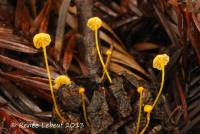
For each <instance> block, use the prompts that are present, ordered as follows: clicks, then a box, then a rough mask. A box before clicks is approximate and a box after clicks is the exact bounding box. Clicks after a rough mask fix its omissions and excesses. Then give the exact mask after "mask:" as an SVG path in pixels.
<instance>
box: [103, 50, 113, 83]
mask: <svg viewBox="0 0 200 134" xmlns="http://www.w3.org/2000/svg"><path fill="white" fill-rule="evenodd" d="M111 54H112V51H111V50H110V49H108V50H107V51H106V55H107V58H106V65H107V64H108V62H109V58H110V56H111ZM106 69H107V68H106ZM104 76H105V71H104V72H103V75H102V76H101V81H103V79H104Z"/></svg>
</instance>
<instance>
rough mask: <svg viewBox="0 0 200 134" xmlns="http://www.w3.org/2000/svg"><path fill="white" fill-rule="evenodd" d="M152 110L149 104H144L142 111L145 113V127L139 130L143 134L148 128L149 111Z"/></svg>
mask: <svg viewBox="0 0 200 134" xmlns="http://www.w3.org/2000/svg"><path fill="white" fill-rule="evenodd" d="M152 110H153V107H152V106H151V105H145V106H144V112H146V113H147V122H146V125H145V127H144V128H143V129H142V131H141V132H140V134H143V133H144V132H145V131H146V129H147V128H148V126H149V122H150V114H151V111H152Z"/></svg>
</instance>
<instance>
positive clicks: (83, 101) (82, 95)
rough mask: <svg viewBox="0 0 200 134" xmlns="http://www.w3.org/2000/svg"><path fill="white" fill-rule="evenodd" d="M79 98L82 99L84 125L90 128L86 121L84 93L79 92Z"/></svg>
mask: <svg viewBox="0 0 200 134" xmlns="http://www.w3.org/2000/svg"><path fill="white" fill-rule="evenodd" d="M81 99H82V103H83V116H84V119H85V123H86V125H87V126H88V127H89V128H90V123H89V121H88V119H87V112H86V106H85V97H84V94H81Z"/></svg>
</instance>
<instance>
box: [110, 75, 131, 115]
mask: <svg viewBox="0 0 200 134" xmlns="http://www.w3.org/2000/svg"><path fill="white" fill-rule="evenodd" d="M110 89H111V92H112V94H113V95H114V97H115V99H116V101H117V103H118V105H117V107H118V112H119V113H120V115H121V116H122V117H123V118H125V117H127V116H129V115H130V114H131V111H132V108H131V99H130V97H129V96H128V95H127V93H126V91H125V90H124V88H123V80H122V78H120V77H118V78H115V79H113V85H111V86H110Z"/></svg>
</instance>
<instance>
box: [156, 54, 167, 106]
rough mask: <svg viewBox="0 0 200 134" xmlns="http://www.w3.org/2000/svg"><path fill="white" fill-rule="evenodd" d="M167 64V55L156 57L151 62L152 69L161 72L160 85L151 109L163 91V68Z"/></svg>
mask: <svg viewBox="0 0 200 134" xmlns="http://www.w3.org/2000/svg"><path fill="white" fill-rule="evenodd" d="M168 62H169V56H168V55H167V54H161V55H157V56H156V57H155V58H154V60H153V67H154V68H156V69H158V70H161V71H162V80H161V84H160V89H159V92H158V94H157V96H156V99H155V101H154V103H153V105H152V107H153V108H154V107H155V105H156V104H157V102H158V99H159V97H160V95H161V93H162V90H163V86H164V81H165V66H166V65H167V64H168Z"/></svg>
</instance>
